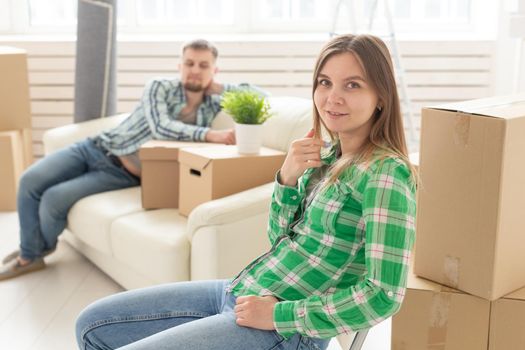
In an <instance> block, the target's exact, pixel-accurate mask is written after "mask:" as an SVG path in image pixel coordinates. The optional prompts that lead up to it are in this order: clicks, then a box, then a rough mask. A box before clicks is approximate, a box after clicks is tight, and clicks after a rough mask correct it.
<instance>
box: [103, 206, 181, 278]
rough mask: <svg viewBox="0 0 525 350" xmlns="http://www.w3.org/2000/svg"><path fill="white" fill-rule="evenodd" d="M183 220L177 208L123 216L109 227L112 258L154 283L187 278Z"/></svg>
mask: <svg viewBox="0 0 525 350" xmlns="http://www.w3.org/2000/svg"><path fill="white" fill-rule="evenodd" d="M186 222H187V219H186V218H185V217H182V216H180V215H179V214H178V210H176V209H159V210H148V211H142V212H138V213H133V214H129V215H126V216H122V217H120V218H118V219H116V220H115V221H114V222H113V225H112V227H111V245H112V247H113V254H114V257H115V258H116V259H117V260H119V261H121V262H124V263H126V264H128V265H129V266H130V267H131V268H132V269H133V270H134V271H135V272H137V273H139V274H142V275H144V276H148V278H149V279H150V280H153V281H154V282H155V283H167V282H173V281H187V280H189V278H190V276H189V271H190V249H191V248H190V242H189V240H188V237H187V235H186Z"/></svg>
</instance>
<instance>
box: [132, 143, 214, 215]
mask: <svg viewBox="0 0 525 350" xmlns="http://www.w3.org/2000/svg"><path fill="white" fill-rule="evenodd" d="M211 145H213V144H210V143H205V142H202V143H198V142H179V141H157V140H152V141H148V142H146V143H145V144H143V145H142V146H141V148H140V150H139V158H140V161H141V164H142V172H141V186H142V207H143V208H145V209H159V208H178V207H179V162H178V157H179V150H180V149H181V148H183V147H190V146H191V147H209V146H211Z"/></svg>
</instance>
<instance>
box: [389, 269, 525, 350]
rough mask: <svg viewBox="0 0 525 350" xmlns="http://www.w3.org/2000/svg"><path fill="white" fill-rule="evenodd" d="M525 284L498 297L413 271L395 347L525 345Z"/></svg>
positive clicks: (495, 349)
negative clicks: (457, 287)
mask: <svg viewBox="0 0 525 350" xmlns="http://www.w3.org/2000/svg"><path fill="white" fill-rule="evenodd" d="M524 328H525V288H524V289H520V290H518V291H516V292H514V293H511V294H509V295H506V296H505V297H503V298H500V299H498V300H495V301H489V300H486V299H482V298H479V297H477V296H473V295H469V294H466V293H463V292H461V291H459V290H454V289H452V288H448V287H446V286H442V285H439V284H437V283H434V282H431V281H428V280H425V279H422V278H418V277H416V276H415V275H411V276H409V279H408V289H407V294H406V296H405V300H404V302H403V305H402V306H401V310H400V311H399V312H398V313H397V314H396V315H394V317H393V318H392V342H391V347H392V350H421V349H442V350H466V349H468V350H501V349H523V348H525V332H523V329H524Z"/></svg>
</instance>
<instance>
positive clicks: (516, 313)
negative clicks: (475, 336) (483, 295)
mask: <svg viewBox="0 0 525 350" xmlns="http://www.w3.org/2000/svg"><path fill="white" fill-rule="evenodd" d="M524 329H525V288H523V289H520V290H518V291H516V292H514V293H511V294H509V295H506V296H505V297H504V298H501V299H498V300H496V301H494V302H493V303H492V308H491V312H490V336H489V341H490V346H489V350H501V349H509V350H510V349H525V332H524V331H523V330H524Z"/></svg>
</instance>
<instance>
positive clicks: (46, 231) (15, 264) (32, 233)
mask: <svg viewBox="0 0 525 350" xmlns="http://www.w3.org/2000/svg"><path fill="white" fill-rule="evenodd" d="M217 56H218V51H217V49H216V48H215V47H214V46H213V45H212V44H211V43H209V42H208V41H206V40H195V41H192V42H189V43H188V44H186V45H184V47H183V50H182V63H181V64H179V72H180V80H179V79H175V80H173V79H155V80H153V81H152V82H150V83H149V84H148V85H147V86H146V88H145V90H144V94H143V96H142V99H141V101H140V103H139V105H138V106H137V108H136V109H135V110H134V111H133V112H132V113H131V115H130V116H129V117H128V118H127V119H125V120H124V121H123V122H122V123H121V124H120V125H118V126H117V127H116V128H114V129H113V130H110V131H107V132H103V133H101V134H100V135H98V136H95V137H93V138H88V139H86V140H84V141H82V142H79V143H76V144H74V145H72V146H70V147H67V148H65V149H62V150H60V151H57V152H55V153H53V154H51V155H49V156H47V157H45V158H43V159H42V160H40V161H38V162H37V163H35V164H33V165H32V166H31V167H29V168H28V169H27V171H26V172H25V173H24V174H23V175H22V177H21V179H20V185H19V190H18V200H17V202H18V216H19V221H20V250H17V251H15V252H13V253H11V254H9V255H8V256H7V257H5V258H4V260H3V261H2V266H0V280H4V279H9V278H13V277H16V276H19V275H21V274H24V273H28V272H32V271H36V270H40V269H43V268H45V266H46V265H45V262H44V259H43V257H44V256H46V255H48V254H50V253H52V252H53V251H54V250H55V248H56V244H57V240H58V236H59V235H60V233H61V232H62V231H63V230H64V228H65V227H66V224H67V214H68V212H69V209H70V208H71V207H72V206H73V204H75V202H76V201H78V200H79V199H81V198H84V197H86V196H89V195H92V194H95V193H100V192H105V191H110V190H116V189H122V188H127V187H131V186H137V185H139V184H140V162H139V161H138V150H139V148H140V146H141V145H142V144H143V143H144V142H146V141H148V140H151V139H157V140H182V141H201V142H202V141H206V142H215V143H223V144H234V143H235V134H234V131H233V130H231V129H228V130H211V129H210V128H209V126H210V124H211V122H212V120H213V118H214V117H215V116H216V115H217V113H218V112H219V111H220V99H221V94H222V93H223V91H226V90H232V89H237V88H245V87H248V85H246V84H244V85H245V86H244V87H241V86H234V85H223V84H220V83H217V82H215V81H214V76H215V74H216V73H217V66H216V60H217Z"/></svg>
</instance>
